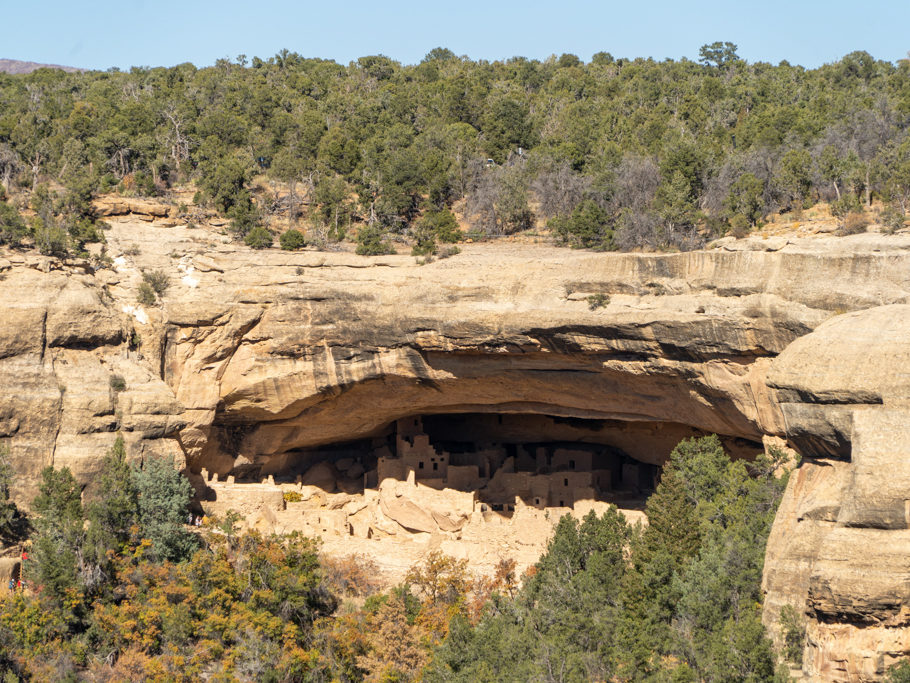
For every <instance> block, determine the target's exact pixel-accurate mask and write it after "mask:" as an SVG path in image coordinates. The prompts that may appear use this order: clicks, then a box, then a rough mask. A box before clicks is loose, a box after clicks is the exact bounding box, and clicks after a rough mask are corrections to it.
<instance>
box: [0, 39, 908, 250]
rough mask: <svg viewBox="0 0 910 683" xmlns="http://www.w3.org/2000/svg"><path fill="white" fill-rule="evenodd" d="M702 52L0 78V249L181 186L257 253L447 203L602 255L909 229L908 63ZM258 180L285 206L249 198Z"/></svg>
mask: <svg viewBox="0 0 910 683" xmlns="http://www.w3.org/2000/svg"><path fill="white" fill-rule="evenodd" d="M700 54H701V59H700V60H699V61H697V62H696V61H690V60H687V59H682V60H680V61H674V60H666V61H663V62H657V61H654V60H652V59H617V58H614V57H613V56H611V55H610V54H608V53H598V54H596V55H595V56H594V57H593V59H592V60H591V61H590V62H589V63H583V62H582V61H581V60H580V59H579V58H578V57H576V56H575V55H572V54H563V55H562V56H560V57H558V58H557V57H553V58H550V59H547V60H545V61H537V60H528V59H524V58H513V59H508V60H505V61H495V62H487V61H483V60H481V61H472V60H469V59H467V58H465V57H459V56H457V55H455V54H454V53H453V52H451V51H450V50H447V49H442V48H437V49H434V50H433V51H431V52H430V53H429V54H428V55H427V56H426V57H425V58H424V59H423V61H421V62H420V63H419V64H417V65H413V66H408V65H402V64H400V63H398V62H395V61H393V60H391V59H389V58H387V57H384V56H381V55H380V56H368V57H362V58H360V59H358V60H356V61H354V62H352V63H351V64H349V65H348V66H342V65H339V64H337V63H335V62H332V61H326V60H320V59H305V58H303V57H301V56H300V55H298V54H296V53H294V52H289V51H287V50H282V51H281V52H279V53H278V54H277V55H275V56H274V57H272V58H269V59H268V60H262V59H259V58H253V59H252V61H248V60H247V59H246V57H243V56H241V57H239V58H238V59H237V61H236V62H232V61H229V60H226V59H225V60H219V61H218V62H217V63H216V64H215V65H214V66H213V67H208V68H203V69H197V68H196V67H194V66H193V65H192V64H181V65H178V66H175V67H172V68H133V69H131V70H130V71H129V72H121V71H117V70H111V71H107V72H84V73H65V72H63V71H60V70H51V69H39V70H37V71H35V72H33V73H31V74H27V75H16V76H13V75H5V74H0V99H2V101H3V102H4V106H3V109H2V111H0V182H2V184H3V186H4V188H5V194H7V195H9V196H10V198H13V197H16V196H19V198H18V199H17V201H18V204H17V208H20V209H24V208H29V207H30V208H31V209H32V210H33V211H34V212H35V213H36V214H37V217H36V218H34V219H32V223H31V225H26V224H25V222H23V221H21V220H17V219H16V217H15V216H14V215H13V213H12V212H11V211H9V209H7V208H4V207H3V206H0V242H11V243H16V242H18V241H20V240H22V239H25V238H27V237H28V236H29V235H31V236H32V238H33V239H34V240H35V243H36V246H38V247H39V248H42V249H43V250H46V251H51V252H53V251H55V250H60V251H65V250H66V249H68V248H74V249H76V250H80V249H81V247H82V245H83V244H84V243H85V242H86V241H92V240H96V239H101V237H100V234H99V232H98V230H96V229H95V227H94V223H93V220H94V217H93V216H92V211H91V206H90V200H91V198H92V197H93V196H95V195H97V194H99V193H102V192H108V191H112V190H117V191H119V192H121V193H122V194H128V195H140V196H142V195H149V196H166V195H168V193H169V192H171V191H172V189H173V188H175V187H176V186H178V185H179V186H185V185H187V184H189V185H190V186H194V187H195V188H198V190H199V193H198V195H197V199H198V201H199V203H203V204H206V205H207V206H208V207H209V208H210V209H212V210H216V211H218V212H219V213H223V214H225V215H228V216H230V217H231V218H232V227H233V229H234V230H235V231H236V233H237V234H238V235H239V236H241V237H246V236H248V235H250V233H251V232H254V231H255V233H254V237H255V239H251V240H248V243H250V244H251V245H253V246H267V245H268V244H271V237H270V236H269V233H268V231H267V230H266V231H265V232H263V230H264V228H268V227H269V226H270V220H271V218H272V217H273V216H275V215H282V216H284V217H287V218H288V220H289V224H290V225H292V226H294V225H299V226H300V227H302V228H305V229H307V230H313V231H315V233H316V234H318V235H320V239H321V241H322V243H325V242H331V241H333V240H340V239H343V238H344V236H345V235H346V234H347V233H348V231H349V230H350V228H351V226H352V225H355V226H361V227H364V226H366V227H368V229H365V230H360V232H361V233H363V239H362V240H361V242H364V241H366V242H367V246H366V247H365V251H366V253H369V251H370V250H371V249H379V250H381V249H383V248H385V246H384V245H385V244H386V243H385V242H383V240H384V239H386V238H387V236H388V235H390V234H392V235H405V236H410V237H412V238H415V239H416V241H417V242H418V244H424V245H430V246H425V247H424V248H427V249H431V248H433V247H432V241H431V238H434V237H438V238H439V239H441V240H442V241H450V240H453V239H457V238H458V236H459V233H458V231H457V229H456V227H455V224H454V218H453V214H452V213H450V211H451V210H452V209H455V210H456V212H458V213H460V214H461V216H462V217H463V224H467V225H468V226H469V228H470V229H471V230H472V231H473V232H474V233H476V234H477V235H502V234H510V233H513V232H516V231H520V230H523V229H527V228H531V227H536V226H540V225H543V224H546V225H547V226H548V227H549V228H550V229H551V231H552V232H553V234H554V235H555V236H556V237H557V238H559V239H560V240H562V241H563V242H565V243H567V244H570V245H572V246H579V247H594V248H606V249H609V248H622V249H629V248H646V249H647V248H651V249H664V248H692V247H697V246H698V245H700V244H701V243H703V241H704V238H705V237H706V236H710V235H712V234H723V233H724V232H726V231H727V230H729V229H731V228H732V229H734V230H742V231H747V230H749V229H751V228H752V227H754V226H755V225H757V224H760V223H761V222H762V220H763V219H764V217H765V216H767V215H768V214H769V213H772V212H778V211H795V212H798V211H800V210H802V209H803V208H805V207H808V206H811V205H812V204H814V203H816V202H819V201H829V202H831V207H832V213H833V214H834V215H835V216H838V217H840V218H842V219H843V218H844V217H846V216H847V215H849V214H851V213H862V211H863V210H864V207H865V206H868V205H870V204H871V203H872V202H873V201H874V200H876V199H878V200H881V201H882V202H884V204H883V207H884V210H885V212H886V213H885V218H884V219H883V222H886V223H888V224H889V225H892V226H893V227H894V229H897V228H899V227H902V226H903V217H904V213H905V211H906V209H907V206H908V204H907V203H908V200H910V136H908V124H910V61H908V60H901V61H900V62H898V63H897V64H894V63H891V62H886V61H876V60H875V59H874V58H873V57H871V56H870V55H869V54H868V53H866V52H854V53H851V54H849V55H846V56H845V57H843V58H842V59H841V60H840V61H838V62H836V63H833V64H826V65H824V66H822V67H820V68H817V69H811V70H809V69H805V68H803V67H800V66H793V65H790V64H788V63H787V62H781V63H780V64H779V65H777V66H773V65H771V64H767V63H761V62H758V63H748V62H746V61H744V60H743V59H741V58H739V56H738V55H737V54H736V46H735V45H733V44H732V43H724V42H718V43H714V44H711V45H705V46H703V47H702V49H701V51H700ZM262 174H265V176H267V178H269V179H270V180H272V181H275V182H278V183H283V184H284V187H286V188H288V190H287V192H285V193H278V194H276V195H275V196H274V197H270V198H268V200H265V199H264V198H262V197H257V196H256V194H255V192H254V191H253V190H254V187H253V183H252V181H253V179H254V177H255V176H261V175H262ZM23 197H24V198H23ZM440 226H442V227H440ZM49 233H50V234H49ZM421 239H423V242H421ZM288 243H289V244H291V243H295V244H296V243H299V244H302V242H301V241H300V240H289V241H288Z"/></svg>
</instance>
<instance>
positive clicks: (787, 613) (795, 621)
mask: <svg viewBox="0 0 910 683" xmlns="http://www.w3.org/2000/svg"><path fill="white" fill-rule="evenodd" d="M780 632H781V636H783V639H784V657H785V658H786V659H787V661H788V662H790V663H791V664H794V665H796V666H802V664H803V645H804V643H805V640H806V627H805V625H804V624H803V622H802V620H801V619H800V617H799V613H798V612H797V611H796V608H795V607H793V605H784V606H783V607H782V608H781V610H780Z"/></svg>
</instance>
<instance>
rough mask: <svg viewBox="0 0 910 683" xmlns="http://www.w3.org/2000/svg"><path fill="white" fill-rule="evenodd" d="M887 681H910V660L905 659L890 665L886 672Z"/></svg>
mask: <svg viewBox="0 0 910 683" xmlns="http://www.w3.org/2000/svg"><path fill="white" fill-rule="evenodd" d="M885 683H910V662H908V661H907V660H904V661H903V662H899V663H897V664H895V665H894V666H891V667H888V670H887V671H886V672H885Z"/></svg>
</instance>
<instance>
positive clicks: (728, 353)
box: [0, 207, 910, 680]
mask: <svg viewBox="0 0 910 683" xmlns="http://www.w3.org/2000/svg"><path fill="white" fill-rule="evenodd" d="M121 209H123V207H112V208H111V210H110V211H109V214H110V215H111V218H110V223H111V228H110V230H109V231H108V233H107V237H108V250H109V253H110V254H111V255H112V256H113V257H114V267H113V268H104V269H100V270H97V271H95V270H94V269H93V268H92V267H91V264H89V263H87V262H74V263H71V264H61V263H60V262H58V261H55V260H53V259H44V258H38V257H34V256H28V255H23V254H20V253H16V252H10V253H7V254H4V255H0V277H2V280H0V382H2V386H3V388H4V391H3V394H2V396H0V439H2V441H3V442H4V443H6V444H8V445H9V448H10V451H11V455H12V459H13V463H14V465H15V468H16V471H17V475H18V478H17V486H16V494H17V497H18V498H19V500H20V501H25V502H27V501H28V500H29V499H30V497H31V496H32V495H33V494H34V491H35V487H36V483H37V475H38V472H39V471H40V469H41V468H42V467H43V466H45V465H48V464H54V465H56V466H61V465H69V466H70V467H71V468H72V469H73V470H74V472H75V473H76V475H77V477H79V479H80V480H81V481H83V482H85V483H86V484H88V483H90V482H91V481H92V480H93V478H94V475H95V474H96V472H97V467H98V463H99V462H100V458H101V457H102V456H103V454H104V452H105V450H106V449H107V448H108V447H109V446H110V444H111V443H112V442H113V440H114V438H115V437H116V434H117V433H118V432H120V433H123V434H124V435H125V439H126V441H127V445H128V450H129V454H130V457H131V458H141V457H145V456H146V455H147V454H152V453H160V454H170V455H174V456H177V457H179V458H180V459H181V462H183V463H185V465H186V466H187V468H188V469H189V471H190V472H192V473H199V472H200V471H201V470H202V469H203V468H205V469H206V470H207V471H208V472H209V473H212V474H219V475H221V476H222V477H224V476H227V475H231V474H234V475H240V474H243V473H250V472H252V473H257V472H259V473H263V472H276V471H277V468H278V466H279V465H280V463H283V462H293V461H294V455H295V454H297V453H301V452H313V451H314V450H316V451H318V449H319V448H320V447H323V446H328V445H331V444H339V443H341V442H348V441H353V440H356V439H368V438H371V437H375V436H376V435H379V434H382V433H383V430H386V429H387V428H388V426H389V425H390V424H391V423H393V422H394V421H395V420H398V419H399V418H402V417H406V416H410V415H445V414H459V413H463V414H483V413H493V414H513V415H528V416H549V418H548V419H551V420H556V419H557V418H558V419H567V420H570V419H576V418H578V419H587V420H597V421H600V422H598V424H602V425H608V426H609V425H616V424H619V423H627V424H635V425H652V426H653V429H652V430H651V432H649V431H648V429H644V428H636V430H633V431H631V432H629V434H641V435H645V436H646V437H647V438H645V439H643V440H641V439H639V440H638V441H639V442H640V444H639V451H638V452H636V453H635V454H634V455H635V457H636V458H638V459H641V460H644V461H647V462H652V463H654V464H660V463H661V462H662V460H663V458H665V457H666V454H667V448H666V447H665V446H663V445H659V444H660V441H659V439H658V438H657V437H655V436H654V435H655V434H659V433H660V432H661V431H663V430H664V427H663V426H664V425H669V426H668V427H667V428H666V431H667V433H671V432H672V433H673V434H679V433H686V430H694V432H716V433H718V434H721V435H723V436H725V437H726V440H727V443H731V444H733V443H739V444H740V445H741V446H742V447H743V448H744V449H745V450H748V447H750V445H751V446H754V445H755V444H756V443H757V442H760V441H761V440H762V438H763V437H766V436H780V437H784V438H786V439H787V440H788V441H789V443H790V444H791V445H793V446H794V447H796V448H797V450H798V451H799V452H800V453H801V454H802V456H803V457H804V464H803V465H802V466H801V467H800V469H799V470H798V471H797V472H796V473H794V476H793V477H792V480H791V482H790V485H789V488H788V491H787V494H786V497H785V500H784V503H783V505H782V507H781V512H780V513H779V515H778V518H777V521H776V523H775V528H774V531H773V533H772V538H771V541H770V543H769V547H768V556H767V562H766V572H765V586H766V590H767V594H768V601H767V608H766V621H767V623H769V625H771V626H774V625H775V624H776V619H777V617H776V615H777V612H778V611H779V609H780V607H781V606H782V605H784V604H794V605H795V606H796V607H797V608H798V609H799V610H800V611H801V612H802V613H803V614H804V616H805V618H806V619H807V623H808V625H809V629H808V630H809V640H808V645H807V657H806V669H807V672H808V673H809V674H810V675H812V676H819V677H822V678H825V677H828V678H830V679H832V680H873V679H874V678H875V677H876V676H879V675H880V673H881V671H882V670H883V666H884V665H885V664H886V663H887V661H888V657H889V656H892V655H895V654H898V653H902V652H906V651H907V648H905V647H904V642H905V640H906V638H905V634H906V633H910V631H907V630H906V625H905V622H904V619H905V615H906V614H907V613H910V612H908V610H907V608H906V606H905V602H906V601H905V598H904V596H905V595H906V594H907V585H906V582H907V579H906V575H905V569H903V568H904V567H906V566H908V563H907V559H908V552H910V548H908V547H907V542H906V533H907V528H908V519H910V512H908V510H910V507H908V503H907V500H908V499H910V495H908V494H906V493H905V492H906V491H907V490H910V489H908V486H907V484H908V483H910V482H908V481H907V479H906V478H905V477H904V472H903V468H904V467H905V466H906V463H907V462H910V459H908V458H907V457H906V456H907V455H908V453H907V450H906V449H907V447H908V444H910V435H908V434H907V433H906V429H907V424H908V421H907V420H906V410H907V398H908V390H907V387H908V386H910V383H908V381H907V372H908V368H910V357H908V347H907V339H910V336H908V331H910V330H908V324H910V306H908V303H910V239H907V238H901V237H892V238H880V237H878V238H875V237H873V236H857V237H856V238H843V239H840V240H834V239H817V240H803V241H800V240H794V241H793V243H791V244H786V243H781V244H777V243H775V244H774V245H773V251H769V250H767V249H768V248H770V247H767V245H764V244H763V242H762V240H751V241H746V242H744V243H742V244H741V243H739V242H737V243H734V244H724V246H723V247H722V248H719V249H714V250H709V251H699V252H691V253H685V254H659V255H654V254H591V253H588V252H576V251H571V250H559V249H554V248H549V247H544V246H535V245H529V244H520V243H498V244H486V245H465V247H464V249H463V251H462V253H460V254H458V255H456V256H454V257H451V258H448V259H445V260H438V261H436V262H433V263H430V264H427V265H422V266H420V265H417V264H415V262H414V259H413V258H411V257H407V256H387V257H377V258H361V257H356V256H353V255H350V254H343V253H316V252H298V253H285V252H279V251H277V250H267V251H262V252H258V251H252V250H248V249H246V248H242V247H237V246H235V245H233V244H231V243H230V241H229V240H228V239H227V238H226V237H224V236H221V235H218V234H215V233H213V232H210V231H207V230H202V229H192V228H188V227H181V226H176V227H175V226H170V225H169V224H166V223H161V222H158V223H155V222H147V221H144V220H135V219H132V218H129V217H127V218H122V217H118V216H117V215H116V214H117V213H119V212H121ZM123 210H125V209H123ZM130 210H135V209H130ZM143 210H145V209H143ZM158 213H160V211H159V212H158ZM149 215H152V214H149ZM737 245H739V246H737ZM148 269H157V270H162V271H164V272H165V273H167V274H168V275H169V277H170V287H169V288H168V290H167V292H166V294H165V296H164V298H163V301H162V304H161V305H160V306H156V307H151V308H148V307H146V308H142V307H140V306H138V305H137V304H136V289H137V286H138V284H139V282H140V281H141V273H142V271H143V270H148ZM539 424H543V423H539ZM554 424H556V423H554ZM559 429H563V428H562V427H560V428H559ZM559 429H557V428H556V427H553V434H554V438H555V435H556V434H558V433H567V432H566V431H565V429H563V431H561V432H560V431H559ZM648 434H651V436H648ZM652 437H653V438H652ZM591 438H596V436H592V437H591ZM625 438H626V440H625V441H624V442H623V446H622V447H623V448H626V445H625V444H628V448H633V447H634V443H635V442H636V438H632V437H631V436H627V437H625ZM737 440H738V441H737ZM745 450H744V452H745Z"/></svg>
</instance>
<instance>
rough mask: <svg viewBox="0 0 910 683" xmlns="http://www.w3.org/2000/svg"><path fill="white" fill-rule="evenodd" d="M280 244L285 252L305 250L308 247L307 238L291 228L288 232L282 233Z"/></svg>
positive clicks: (279, 239)
mask: <svg viewBox="0 0 910 683" xmlns="http://www.w3.org/2000/svg"><path fill="white" fill-rule="evenodd" d="M278 243H279V244H280V245H281V248H282V249H284V250H285V251H294V250H295V249H303V247H304V246H306V238H305V237H304V236H303V233H302V232H300V231H299V230H294V229H293V228H291V229H290V230H288V231H287V232H283V233H281V237H279V238H278Z"/></svg>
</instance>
